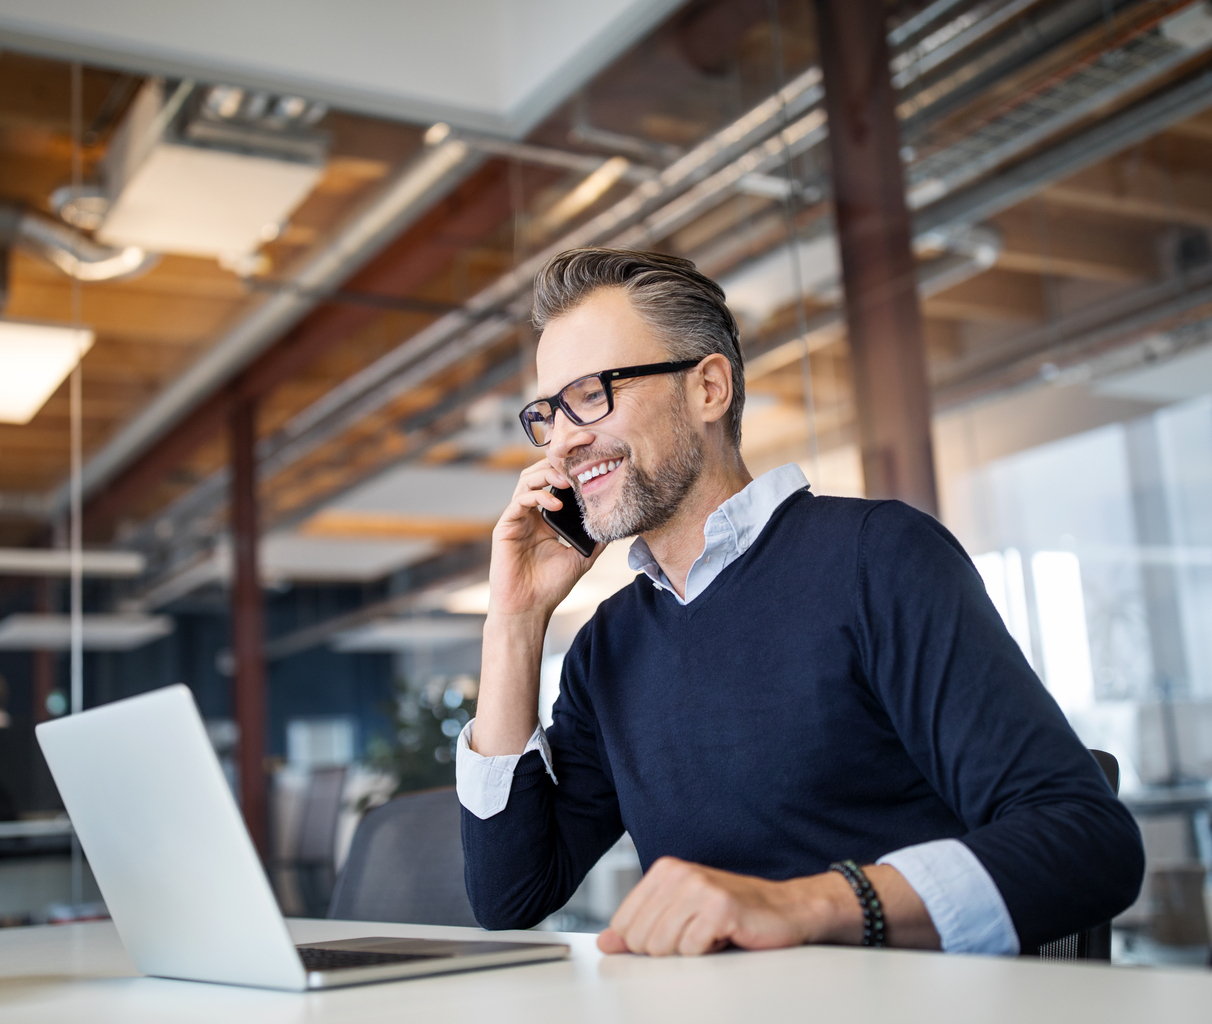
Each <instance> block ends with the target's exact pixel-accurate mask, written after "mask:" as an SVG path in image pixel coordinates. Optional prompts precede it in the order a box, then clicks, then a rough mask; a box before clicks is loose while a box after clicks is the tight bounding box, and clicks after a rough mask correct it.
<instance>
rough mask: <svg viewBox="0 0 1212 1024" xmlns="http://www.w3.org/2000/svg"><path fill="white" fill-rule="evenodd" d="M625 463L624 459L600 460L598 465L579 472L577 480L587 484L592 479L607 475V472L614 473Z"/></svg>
mask: <svg viewBox="0 0 1212 1024" xmlns="http://www.w3.org/2000/svg"><path fill="white" fill-rule="evenodd" d="M622 464H623V460H622V459H607V460H606V461H605V462H599V463H598V464H597V465H596V466H590V467H589V468H588V469H586V470H582V471H581V472H580V473H578V474H577V482H578V483H580V484H587V483H589V481H590V480H594V479H596V478H597V477H600V476H605V475H606V474H607V473H613V472H614V471H615V470H616V469H618V468H619V466H621V465H622Z"/></svg>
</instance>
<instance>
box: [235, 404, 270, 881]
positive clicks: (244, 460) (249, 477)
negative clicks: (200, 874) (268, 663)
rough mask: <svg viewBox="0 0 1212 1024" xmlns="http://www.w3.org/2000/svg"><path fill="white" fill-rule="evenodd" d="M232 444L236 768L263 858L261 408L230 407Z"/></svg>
mask: <svg viewBox="0 0 1212 1024" xmlns="http://www.w3.org/2000/svg"><path fill="white" fill-rule="evenodd" d="M228 433H229V437H230V444H231V541H232V549H233V552H232V553H233V556H234V563H235V564H234V566H233V568H234V578H233V579H232V585H231V640H232V653H233V655H234V656H235V666H236V671H235V676H234V678H233V682H232V706H233V708H234V709H235V716H236V724H237V725H238V726H239V729H240V739H239V745H238V746H237V748H236V749H237V764H238V765H239V772H240V806H241V809H242V810H243V812H244V823H245V824H246V825H247V826H248V834H249V835H250V836H251V837H252V841H253V845H254V846H255V847H256V848H257V852H258V853H259V854H260V855H261V857H262V859H264V858H265V856H266V854H267V852H268V846H267V832H266V779H265V706H266V692H265V691H266V685H265V653H264V646H263V645H264V639H265V610H264V606H263V604H262V598H261V580H260V575H259V573H258V571H257V540H258V532H259V524H258V521H257V463H256V444H257V406H256V402H255V401H252V400H248V399H242V400H239V399H238V400H236V401H234V402H233V403H232V406H231V410H230V413H229V417H228Z"/></svg>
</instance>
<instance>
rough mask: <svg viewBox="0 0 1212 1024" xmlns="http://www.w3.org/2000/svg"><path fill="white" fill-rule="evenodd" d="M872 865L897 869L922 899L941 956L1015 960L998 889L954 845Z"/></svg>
mask: <svg viewBox="0 0 1212 1024" xmlns="http://www.w3.org/2000/svg"><path fill="white" fill-rule="evenodd" d="M877 863H879V864H888V865H891V866H892V867H894V868H896V870H897V871H899V872H900V873H901V874H902V875H903V876H904V878H905V881H906V882H908V883H909V885H910V886H911V887H912V888H913V891H914V892H916V893H917V894H918V896H920V897H921V900H922V902H923V903H924V904H926V911H927V913H929V915H930V920H931V921H933V922H934V927H935V929H936V930H937V931H938V935H939V939H940V940H941V941H942V946H943V950H944V952H947V953H984V954H987V955H991V956H1017V955H1018V953H1019V942H1018V933H1017V932H1016V931H1015V930H1014V922H1013V921H1012V920H1011V919H1010V911H1009V910H1008V909H1007V907H1006V901H1005V900H1004V899H1002V894H1001V892H999V891H998V888H997V883H995V882H994V881H993V878H992V876H991V875H990V874H989V872H988V871H986V870H985V866H984V865H983V864H982V863H981V862H980V861H979V860H978V859H977V857H976V854H975V853H973V852H972V851H971V850H970V849H968V847H967V846H965V845H964V844H963V843H961V842H960V841H959V840H958V839H936V840H934V841H933V842H929V843H919V844H918V845H917V846H906V847H904V848H903V849H900V850H895V851H893V852H892V853H889V854H887V855H886V856H883V857H881V858H880V859H879V860H878V861H877Z"/></svg>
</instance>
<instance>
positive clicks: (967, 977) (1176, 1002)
mask: <svg viewBox="0 0 1212 1024" xmlns="http://www.w3.org/2000/svg"><path fill="white" fill-rule="evenodd" d="M291 931H292V932H293V933H294V935H295V938H296V940H297V941H299V942H314V941H318V940H321V939H334V938H348V937H352V936H357V935H426V936H433V937H435V938H465V937H467V936H468V935H472V934H475V935H479V934H481V933H478V932H474V931H473V930H472V929H467V928H432V927H424V926H405V925H384V924H373V925H365V924H350V923H348V922H338V921H292V922H291ZM503 934H508V933H503ZM523 934H524V935H525V937H527V938H529V939H531V940H534V939H535V938H538V936H536V935H535V933H533V932H531V933H523ZM543 937H551V936H549V935H544V936H543ZM560 938H561V939H562V940H563V941H566V942H568V943H569V944H570V945H571V946H572V947H573V957H572V959H571V960H569V961H565V962H563V963H550V964H533V965H526V966H521V967H511V968H504V969H499V970H493V971H477V972H473V973H468V974H460V975H448V976H446V977H435V978H419V979H416V980H412V981H400V982H394V983H390V984H383V985H364V986H361V987H358V988H348V989H337V990H333V991H329V992H317V993H307V994H292V993H283V992H270V991H265V990H260V989H242V988H233V987H228V986H224V985H207V984H201V983H197V982H184V981H164V980H161V979H158V978H141V977H138V976H135V974H134V969H133V967H132V965H131V962H130V960H129V959H128V958H127V956H126V953H125V952H124V950H123V948H122V944H121V943H120V942H119V941H118V936H117V932H115V930H114V928H113V926H112V925H111V924H110V923H109V922H95V923H91V924H77V925H61V926H57V927H41V928H13V929H4V930H0V1019H3V1020H4V1021H5V1024H17V1022H21V1024H25V1022H43V1021H45V1022H56V1024H57V1022H69V1021H70V1022H72V1024H76V1022H79V1021H89V1022H90V1024H111V1022H112V1024H144V1022H147V1024H169V1022H177V1021H184V1022H195V1021H196V1022H198V1024H202V1022H207V1024H212V1022H214V1024H243V1022H245V1021H247V1022H249V1024H253V1022H255V1024H325V1022H327V1021H334V1022H336V1021H340V1022H341V1024H347V1022H360V1021H376V1022H377V1021H383V1022H387V1021H390V1022H392V1024H400V1022H405V1021H421V1020H426V1021H430V1020H441V1021H446V1022H456V1021H481V1022H490V1024H515V1022H516V1024H542V1022H546V1021H573V1022H577V1024H581V1022H602V1024H613V1022H623V1021H626V1022H628V1024H630V1022H646V1021H652V1022H654V1024H655V1022H658V1021H659V1022H661V1024H668V1022H670V1021H692V1022H694V1024H713V1022H716V1021H728V1022H730V1024H732V1022H746V1021H764V1020H807V1021H812V1022H821V1024H824V1022H829V1024H835V1022H849V1021H854V1022H868V1021H870V1022H878V1024H885V1022H888V1021H896V1022H897V1024H914V1022H921V1024H927V1022H928V1024H949V1022H955V1024H961V1022H962V1024H972V1022H973V1021H980V1022H982V1024H985V1022H990V1024H998V1022H1006V1024H1010V1022H1013V1024H1021V1022H1024V1021H1030V1022H1031V1024H1044V1022H1049V1021H1056V1022H1064V1024H1074V1022H1075V1021H1098V1022H1099V1024H1116V1022H1125V1024H1128V1022H1131V1024H1152V1022H1153V1021H1165V1022H1167V1024H1176V1022H1180V1021H1204V1022H1207V1021H1210V1020H1212V972H1205V971H1194V970H1189V971H1180V970H1163V969H1152V968H1131V967H1110V966H1107V965H1065V964H1054V963H1041V962H1039V961H1027V960H998V959H993V958H987V957H966V956H943V955H941V954H937V953H911V952H902V951H898V950H862V949H837V948H830V947H816V948H810V947H805V948H799V949H789V950H775V951H772V952H767V953H742V952H729V953H723V954H719V955H716V956H710V957H703V958H701V959H687V960H680V959H676V958H672V959H668V960H649V959H646V958H643V957H631V956H624V957H603V956H601V955H600V954H599V953H598V952H597V950H596V948H595V947H594V944H593V936H592V935H563V936H560Z"/></svg>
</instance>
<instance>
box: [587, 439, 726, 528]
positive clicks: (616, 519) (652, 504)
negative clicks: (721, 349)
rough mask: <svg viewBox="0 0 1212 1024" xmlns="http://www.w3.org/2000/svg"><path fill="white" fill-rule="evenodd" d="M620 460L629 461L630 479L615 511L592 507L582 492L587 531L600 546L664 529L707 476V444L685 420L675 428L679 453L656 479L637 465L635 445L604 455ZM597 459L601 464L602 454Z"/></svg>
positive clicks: (655, 474) (661, 469) (626, 463)
mask: <svg viewBox="0 0 1212 1024" xmlns="http://www.w3.org/2000/svg"><path fill="white" fill-rule="evenodd" d="M620 455H622V456H623V457H624V458H625V459H626V460H627V461H626V462H625V463H624V465H625V467H626V473H627V479H626V480H625V481H624V484H623V492H622V494H620V495H619V497H618V500H617V501H615V502H614V504H613V506H612V507H610V508H608V509H595V508H592V507H587V505H586V502H585V499H584V498H582V497H581V488H580V486H579V485H578V486H577V487H576V497H577V504H578V505H580V506H581V515H582V517H583V518H584V520H585V532H586V533H588V534H589V536H590V537H592V538H593V539H594V540H595V541H597V542H598V543H599V544H609V543H611V542H612V541H616V540H622V539H623V538H624V537H634V536H636V535H637V534H640V533H647V532H648V531H649V530H657V529H660V528H661V527H662V526H664V525H665V524H666V523H668V522H669V520H671V519H672V518H673V517H674V515H675V514H676V513H677V510H678V508H679V507H680V506H681V504H682V500H683V499H684V498H685V497H686V495H687V494H688V493H689V491H690V488H691V487H693V486H694V483H695V481H696V480H698V478H699V475H700V474H701V473H702V471H703V440H702V438H700V437H699V435H698V434H696V433H695V432H694V431H693V430H691V429H690V426H689V425H688V424H687V423H686V420H685V418H684V417H682V416H678V417H677V418H676V421H675V424H674V431H673V454H672V455H671V456H670V457H669V458H668V459H666V460H665V462H664V463H663V464H662V465H660V466H658V467H657V469H656V472H655V473H654V474H651V475H650V474H648V473H646V472H645V471H644V470H642V469H641V468H640V467H639V466H637V465H636V464H635V462H634V461H632V458H631V447H630V446H629V445H622V446H621V447H620V449H618V450H616V451H613V452H610V453H608V454H605V455H603V456H602V459H611V458H618V457H619V456H620ZM594 457H595V459H596V453H595V454H594ZM582 458H583V456H582ZM577 461H581V459H578V460H577ZM599 461H600V460H599ZM616 472H617V471H616Z"/></svg>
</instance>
